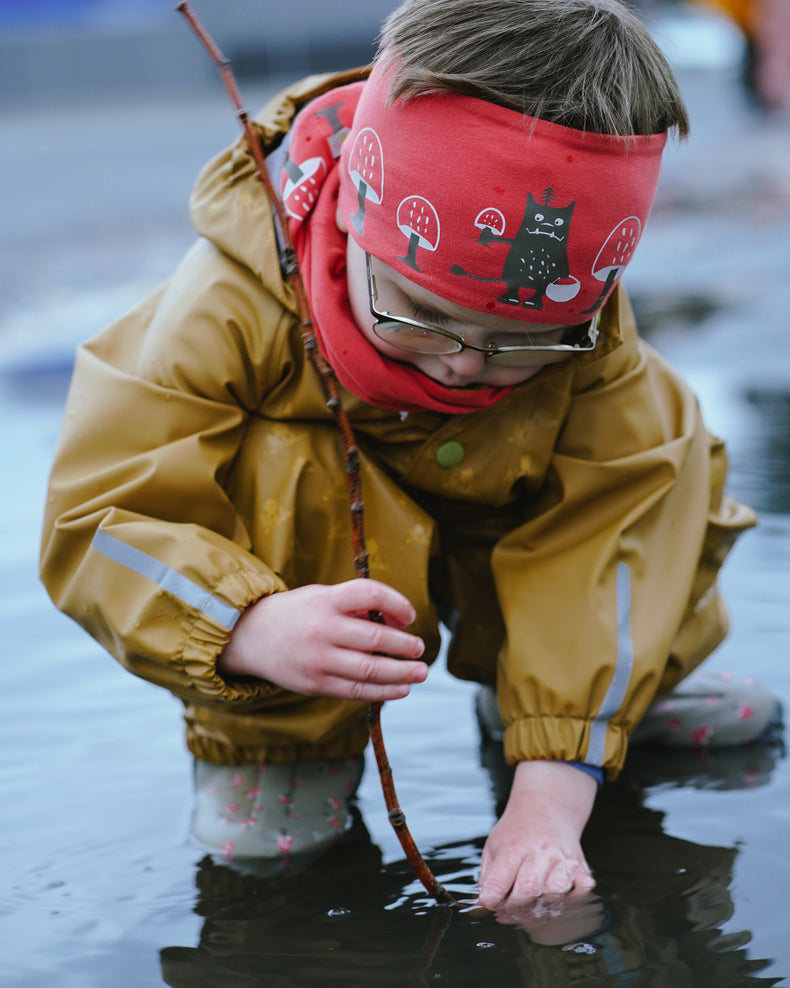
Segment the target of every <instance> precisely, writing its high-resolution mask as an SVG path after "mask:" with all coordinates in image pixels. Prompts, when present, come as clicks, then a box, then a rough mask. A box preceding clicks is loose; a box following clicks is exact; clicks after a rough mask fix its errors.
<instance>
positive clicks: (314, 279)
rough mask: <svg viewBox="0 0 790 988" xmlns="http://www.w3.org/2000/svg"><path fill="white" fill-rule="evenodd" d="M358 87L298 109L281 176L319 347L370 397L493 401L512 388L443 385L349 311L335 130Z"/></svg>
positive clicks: (418, 405)
mask: <svg viewBox="0 0 790 988" xmlns="http://www.w3.org/2000/svg"><path fill="white" fill-rule="evenodd" d="M361 89H362V86H361V84H359V83H356V84H353V85H351V86H345V87H343V88H341V89H336V90H333V91H332V92H330V93H327V94H325V95H324V96H322V97H319V98H318V99H317V100H315V101H313V102H312V103H310V104H309V105H308V106H307V107H305V109H304V110H302V111H301V112H300V114H299V116H298V117H297V119H296V121H295V123H294V126H293V129H292V131H291V141H290V146H289V158H288V162H287V163H286V167H285V169H284V171H283V176H282V183H281V187H282V193H283V200H284V202H285V205H286V208H287V209H288V211H289V213H290V214H291V215H292V216H293V217H294V218H293V219H292V221H291V234H292V236H293V239H294V245H295V247H296V252H297V257H298V260H299V267H300V269H301V272H302V277H303V278H304V281H305V287H306V289H307V294H308V298H309V299H310V306H311V309H312V313H313V321H314V327H315V333H316V337H317V339H318V343H319V346H320V347H321V351H322V353H323V354H324V356H325V357H326V359H327V360H328V361H329V364H330V365H331V367H332V369H333V370H334V371H335V373H336V374H337V376H338V379H339V380H340V383H341V384H342V385H343V387H344V388H346V390H348V391H350V392H351V393H352V394H354V395H356V396H357V397H358V398H362V399H363V400H364V401H366V402H368V404H371V405H375V406H377V407H379V408H390V409H393V410H395V411H403V412H422V411H430V412H443V413H445V414H458V413H459V412H476V411H479V410H480V409H482V408H488V407H489V406H490V405H492V404H494V402H496V401H498V400H499V399H500V398H503V397H504V396H505V395H506V394H508V393H509V392H510V391H511V390H512V388H509V387H507V388H497V387H486V386H475V387H472V388H449V387H446V386H445V385H443V384H440V383H439V382H438V381H434V380H433V379H432V378H430V377H428V376H427V375H425V374H423V373H422V372H421V371H419V370H417V368H416V367H414V366H412V365H411V364H407V363H401V362H400V361H397V360H391V359H390V358H389V357H384V356H382V355H381V354H380V353H379V351H378V350H377V349H376V348H375V347H374V346H373V345H372V344H371V343H370V342H369V341H368V339H367V338H366V337H365V335H364V334H363V333H362V332H361V331H360V329H359V327H358V326H357V324H356V322H355V320H354V317H353V315H352V313H351V307H350V305H349V300H348V288H347V284H346V236H345V234H343V233H342V232H341V231H340V230H339V229H338V226H337V222H336V219H335V216H336V211H337V199H338V185H339V174H338V167H337V160H336V155H335V153H334V152H335V151H338V152H339V146H340V143H341V140H342V137H340V138H339V137H338V135H342V133H343V130H345V128H344V127H343V126H342V121H343V120H347V121H348V123H349V124H350V121H351V119H352V118H353V114H354V110H355V109H356V105H357V101H358V99H359V95H360V92H361ZM333 127H334V128H335V129H334V130H332V129H331V128H333ZM294 162H300V163H302V164H301V165H300V166H295V165H294ZM295 178H296V181H294V179H295ZM302 217H304V218H302Z"/></svg>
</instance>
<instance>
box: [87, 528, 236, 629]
mask: <svg viewBox="0 0 790 988" xmlns="http://www.w3.org/2000/svg"><path fill="white" fill-rule="evenodd" d="M93 547H94V548H95V549H96V550H97V551H98V552H100V553H101V554H102V555H103V556H107V558H108V559H112V560H113V562H116V563H119V564H120V565H121V566H125V567H126V568H127V569H130V570H133V572H135V573H137V574H139V575H140V576H144V577H145V578H146V579H147V580H151V582H152V583H155V584H156V585H157V586H159V587H161V588H162V589H163V590H165V591H166V592H167V593H169V594H170V595H171V596H173V597H175V598H176V599H177V600H180V601H181V602H182V603H184V604H187V605H188V606H189V607H194V609H195V610H196V611H199V612H200V613H201V614H203V615H204V616H205V617H207V618H209V619H210V620H212V621H214V622H215V624H218V625H220V626H221V627H223V628H226V629H227V630H228V631H230V630H231V629H232V628H233V627H234V626H235V624H236V622H237V621H238V620H239V618H240V617H241V611H239V610H237V609H236V608H235V607H232V606H231V605H230V604H226V603H225V602H224V601H222V600H220V599H219V598H218V597H215V596H213V594H211V593H209V592H208V590H206V588H205V587H201V586H200V585H199V584H197V583H193V582H192V580H189V579H187V578H186V577H185V576H182V575H181V574H180V573H176V571H175V570H174V569H170V567H169V566H166V565H165V564H164V563H162V562H160V561H159V560H158V559H154V557H153V556H149V555H148V553H146V552H141V551H140V549H135V548H133V547H132V546H130V545H127V544H126V543H125V542H121V541H120V540H119V539H116V538H114V537H113V536H112V535H108V534H107V533H106V532H102V531H98V532H96V534H95V535H94V537H93Z"/></svg>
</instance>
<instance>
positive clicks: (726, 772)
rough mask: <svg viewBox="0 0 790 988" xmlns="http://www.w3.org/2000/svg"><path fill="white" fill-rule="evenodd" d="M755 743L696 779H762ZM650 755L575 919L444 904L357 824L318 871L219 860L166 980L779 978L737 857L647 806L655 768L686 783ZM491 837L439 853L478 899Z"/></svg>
mask: <svg viewBox="0 0 790 988" xmlns="http://www.w3.org/2000/svg"><path fill="white" fill-rule="evenodd" d="M751 747H752V748H753V749H755V750H754V751H752V752H750V754H751V755H753V756H754V757H752V758H751V760H749V759H747V761H746V762H744V761H743V757H742V756H743V753H744V751H745V750H746V749H734V750H733V751H732V752H731V754H733V755H735V756H736V757H735V759H734V761H732V762H731V763H729V762H728V758H727V755H728V752H726V751H723V752H717V753H715V758H714V760H713V762H711V763H708V764H705V765H700V766H698V768H697V769H693V770H691V771H690V772H687V773H686V775H685V777H683V778H682V779H681V781H682V782H683V783H684V784H699V785H706V786H708V785H710V784H711V781H713V782H714V783H716V782H718V784H720V786H721V787H723V788H727V787H734V786H737V785H739V784H742V785H746V786H748V785H754V784H761V783H762V782H765V781H767V780H768V777H769V776H770V773H771V768H772V766H773V760H774V758H775V757H777V756H780V755H781V751H779V750H778V749H776V748H775V747H774V748H772V747H771V746H769V745H765V746H756V745H755V746H751ZM708 754H711V753H708ZM482 755H483V759H484V763H485V764H486V767H487V768H488V769H489V770H490V771H491V778H492V785H493V790H494V796H495V798H496V799H497V800H498V801H501V799H502V798H503V797H504V795H505V794H506V791H507V785H508V783H509V773H508V770H507V768H506V766H505V765H504V762H503V761H502V760H501V748H500V747H499V746H496V745H491V746H486V745H484V746H483V748H482ZM646 758H647V760H646V761H644V760H643V761H642V763H641V766H640V764H639V763H638V761H637V763H635V764H634V765H633V766H629V768H628V769H627V771H626V772H625V773H624V774H623V776H622V777H621V780H620V781H618V783H616V784H614V785H610V786H607V787H605V788H604V789H603V790H602V793H601V798H600V799H599V805H598V806H597V807H596V811H595V813H594V815H593V819H592V820H591V822H590V825H589V826H588V830H587V834H586V840H585V847H586V850H587V853H588V857H589V860H590V863H591V865H592V867H593V869H594V870H595V872H596V874H597V876H598V888H597V889H596V893H595V895H594V896H588V897H587V898H586V900H585V901H584V902H582V903H580V904H578V906H577V908H575V909H572V910H571V911H570V912H569V913H566V914H565V915H560V916H557V917H552V916H551V914H550V910H549V909H545V908H543V909H542V915H541V914H540V913H538V912H535V911H533V914H532V916H531V917H530V916H528V917H525V922H524V923H523V924H521V926H519V925H511V924H510V923H499V922H497V920H496V919H495V918H494V917H493V916H491V915H490V914H483V915H480V914H479V913H477V912H475V911H473V910H470V909H465V910H461V911H457V910H452V909H450V908H448V907H443V906H436V905H435V904H434V903H433V902H432V901H431V900H429V899H428V898H427V897H426V894H425V892H424V890H423V889H422V887H421V886H419V884H418V883H417V882H416V881H415V879H414V876H413V874H412V873H411V870H410V867H409V865H408V864H407V863H406V862H405V861H398V862H395V863H390V864H384V863H383V862H382V860H381V855H380V853H379V850H378V848H377V847H376V846H375V845H374V844H372V842H371V841H370V838H369V835H368V834H367V831H366V829H365V826H364V823H363V822H362V820H361V818H359V817H357V819H356V820H355V823H354V826H353V828H352V829H351V831H349V832H348V833H347V834H346V835H345V836H344V838H343V839H342V840H341V842H339V843H338V844H336V845H335V846H334V847H333V848H332V849H331V850H330V851H329V852H328V853H327V854H326V855H325V856H324V857H323V858H321V859H320V860H319V861H317V862H312V863H310V866H309V867H306V868H304V869H302V870H300V869H299V867H298V866H294V867H290V868H288V867H286V868H283V867H282V866H281V865H278V864H273V865H269V869H270V871H271V872H272V873H270V874H265V873H258V874H256V873H254V872H253V871H250V870H245V869H242V868H237V867H235V866H232V865H230V864H227V863H217V862H215V861H214V860H212V858H211V857H206V858H204V859H203V861H201V862H200V865H199V867H198V872H197V877H196V883H197V901H196V904H195V912H196V913H197V914H198V915H200V916H202V917H203V927H202V931H201V936H200V942H199V944H198V946H197V947H185V946H171V947H166V948H165V949H163V950H162V951H161V969H162V976H163V979H164V981H165V983H166V984H168V985H170V986H172V988H203V986H205V988H208V986H210V985H211V986H215V985H222V986H223V988H254V986H264V985H265V986H267V988H309V986H313V985H315V986H319V985H320V986H328V985H332V986H335V985H343V986H346V985H348V986H355V985H360V986H361V985H364V986H371V988H374V986H376V988H378V986H387V985H397V986H403V985H418V986H419V985H425V986H427V985H434V984H445V985H452V986H454V988H456V986H466V985H469V986H475V988H479V986H481V985H482V986H489V985H503V986H511V985H513V986H520V985H524V986H530V988H567V986H570V985H576V984H582V983H583V984H585V985H599V986H604V985H606V986H622V988H626V986H636V985H640V986H650V988H663V986H667V988H669V986H671V988H684V986H689V988H692V986H693V988H700V986H707V985H710V986H714V985H715V986H717V988H723V986H724V988H727V986H729V988H744V986H749V985H774V984H777V983H778V981H779V980H780V979H778V978H775V979H771V978H761V977H759V972H760V971H761V970H762V969H763V968H764V967H766V966H767V963H768V962H767V961H760V960H754V959H751V958H749V956H748V953H747V949H746V948H747V946H748V944H749V942H750V935H749V933H747V932H745V931H744V932H740V933H733V932H728V933H726V934H725V933H724V932H723V931H722V927H723V926H724V924H725V923H727V921H728V920H730V919H731V917H732V915H733V911H734V910H733V903H732V899H731V897H730V893H729V887H730V883H731V881H732V874H733V863H734V861H735V858H736V855H737V853H738V852H737V849H736V848H734V847H715V846H705V845H700V844H695V843H692V842H691V841H686V840H680V839H678V838H675V837H672V836H670V835H668V834H665V833H664V832H663V830H662V818H663V814H661V813H660V812H658V811H656V810H653V809H650V808H648V807H646V806H645V805H644V802H643V798H642V795H643V789H642V783H641V781H640V772H641V771H642V770H643V769H644V768H645V766H647V767H648V775H649V777H650V780H651V783H655V782H657V781H661V778H660V776H661V773H662V771H666V772H667V773H668V774H667V776H666V777H665V779H664V781H673V779H674V777H675V776H676V773H675V769H674V768H673V767H672V765H671V764H669V763H664V766H663V769H662V763H661V761H660V759H657V758H653V760H652V761H651V760H650V756H649V755H648V756H646ZM483 841H484V838H482V837H481V838H479V839H477V840H474V841H469V842H463V843H455V844H449V845H446V846H444V847H441V848H438V849H436V850H435V851H434V852H433V853H431V854H430V855H428V860H429V863H430V865H431V868H432V869H433V870H434V872H435V874H436V875H437V878H438V879H439V880H440V881H441V882H442V883H443V884H444V885H445V886H447V887H448V888H449V889H450V890H451V891H452V892H453V894H454V895H456V896H457V897H458V898H459V900H461V901H465V902H467V903H470V904H471V902H472V900H473V898H474V889H473V882H474V877H475V875H476V874H477V869H478V867H479V863H480V853H481V850H482V846H483ZM585 921H586V922H587V923H588V925H587V926H586V928H583V927H582V926H581V925H580V923H582V924H583V923H584V922H585ZM524 927H527V928H529V929H531V930H532V935H530V934H529V933H527V932H526V931H525V928H524Z"/></svg>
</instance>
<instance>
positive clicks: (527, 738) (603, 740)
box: [504, 716, 628, 780]
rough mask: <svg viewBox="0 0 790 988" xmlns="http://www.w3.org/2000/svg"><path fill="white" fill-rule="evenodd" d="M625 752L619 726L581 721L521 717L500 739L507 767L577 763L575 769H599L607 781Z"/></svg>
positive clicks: (624, 743) (625, 742)
mask: <svg viewBox="0 0 790 988" xmlns="http://www.w3.org/2000/svg"><path fill="white" fill-rule="evenodd" d="M599 734H600V737H599V736H598V735H599ZM593 747H594V748H595V749H596V750H597V751H598V752H599V754H598V755H594V754H593V752H592V751H591V749H592V748H593ZM627 748H628V738H627V735H626V732H625V730H624V728H623V727H621V726H620V725H619V724H612V723H604V722H603V721H596V720H586V719H584V718H581V717H549V716H544V717H523V718H521V719H519V720H517V721H514V722H513V723H512V724H510V726H509V727H507V728H506V729H505V737H504V750H505V758H506V759H507V761H508V763H509V764H511V765H515V764H517V763H518V762H524V761H533V760H536V759H542V760H545V761H563V762H578V763H580V765H579V767H582V766H589V767H592V768H600V769H602V770H603V773H604V775H605V776H606V778H607V779H609V780H611V779H614V778H616V777H617V775H618V774H619V772H620V770H621V769H622V767H623V762H624V761H625V754H626V750H627Z"/></svg>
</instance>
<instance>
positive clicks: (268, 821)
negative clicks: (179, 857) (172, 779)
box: [191, 756, 364, 858]
mask: <svg viewBox="0 0 790 988" xmlns="http://www.w3.org/2000/svg"><path fill="white" fill-rule="evenodd" d="M363 768H364V759H363V758H362V757H361V756H358V757H351V758H346V759H316V760H313V761H300V762H290V763H287V764H282V765H268V764H267V765H249V764H248V765H214V764H211V763H210V762H204V761H199V760H195V806H194V813H193V817H192V828H191V829H192V836H193V837H194V839H195V840H196V841H197V842H198V843H200V844H202V845H203V846H205V847H206V848H208V849H209V850H211V851H216V852H219V853H221V854H223V855H225V856H226V857H228V858H236V857H239V858H245V857H251V858H276V857H278V856H289V855H293V854H300V853H303V852H307V851H315V850H317V849H319V848H321V847H323V846H324V845H326V844H328V843H330V842H332V841H333V840H334V839H336V838H337V837H338V836H339V835H340V834H342V833H343V832H344V831H345V830H346V828H347V826H348V825H349V819H350V815H349V800H350V799H351V798H352V797H353V796H354V794H355V793H356V791H357V787H358V786H359V783H360V780H361V778H362V771H363Z"/></svg>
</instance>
